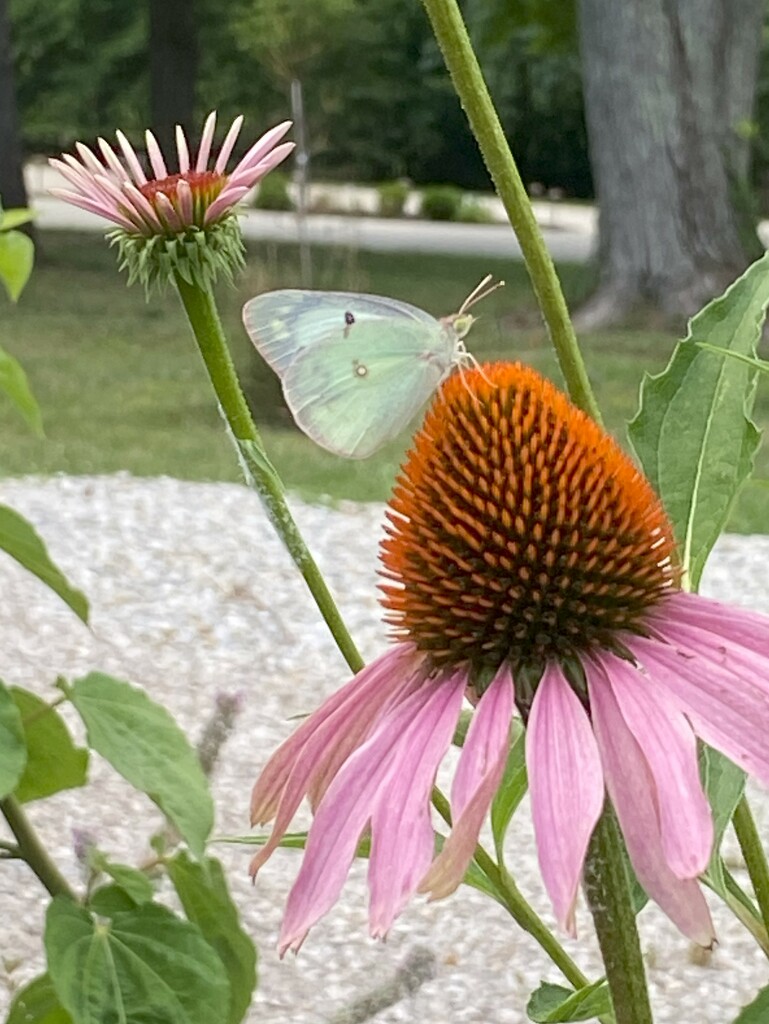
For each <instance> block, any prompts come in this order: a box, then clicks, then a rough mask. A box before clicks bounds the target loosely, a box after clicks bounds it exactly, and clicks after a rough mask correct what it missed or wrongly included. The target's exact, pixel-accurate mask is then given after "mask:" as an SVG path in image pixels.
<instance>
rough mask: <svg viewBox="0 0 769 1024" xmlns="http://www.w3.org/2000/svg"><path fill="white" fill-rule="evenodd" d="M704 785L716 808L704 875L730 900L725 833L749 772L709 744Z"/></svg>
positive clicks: (704, 750)
mask: <svg viewBox="0 0 769 1024" xmlns="http://www.w3.org/2000/svg"><path fill="white" fill-rule="evenodd" d="M700 774H701V776H702V784H703V787H704V789H705V792H706V794H707V797H708V802H709V803H710V806H711V807H712V809H713V851H712V853H711V855H710V862H709V863H708V866H707V869H706V871H705V873H704V875H703V879H704V881H705V882H706V884H707V885H709V886H710V887H711V889H713V891H714V892H717V893H718V895H719V896H720V897H721V898H722V899H724V900H726V901H727V902H729V900H730V892H729V887H728V885H727V881H726V875H725V868H724V863H723V860H722V858H721V843H722V841H723V838H724V832H725V831H726V829H727V826H728V825H729V822H730V821H731V820H732V815H733V814H734V809H735V807H736V806H737V804H738V803H739V802H740V799H741V797H742V794H743V792H744V790H745V778H746V776H745V772H744V771H743V770H742V769H741V768H738V767H737V765H736V764H733V763H732V762H731V761H730V760H729V758H728V757H724V755H723V754H721V753H719V752H718V751H717V750H713V748H712V747H708V746H707V745H706V744H704V743H703V744H702V745H701V746H700Z"/></svg>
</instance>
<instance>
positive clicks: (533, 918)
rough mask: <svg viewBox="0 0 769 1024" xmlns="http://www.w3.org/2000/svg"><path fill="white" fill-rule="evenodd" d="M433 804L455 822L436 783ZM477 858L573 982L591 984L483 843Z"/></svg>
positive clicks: (506, 902)
mask: <svg viewBox="0 0 769 1024" xmlns="http://www.w3.org/2000/svg"><path fill="white" fill-rule="evenodd" d="M433 806H434V807H435V809H436V810H437V812H438V814H440V816H441V817H442V818H443V820H444V821H445V822H446V824H447V825H451V810H450V809H449V803H448V800H447V799H446V797H445V796H444V795H443V793H441V791H440V790H439V789H438V787H437V786H435V787H433ZM474 860H475V863H476V864H477V865H478V867H479V868H480V869H481V871H482V872H483V873H484V875H486V877H487V878H488V880H489V882H490V883H491V885H492V886H493V887H494V889H495V891H496V892H497V894H498V897H499V902H500V903H501V904H502V906H503V907H504V908H505V909H506V910H507V912H508V913H509V914H510V916H511V917H512V918H513V920H514V921H515V922H516V923H517V924H519V925H520V926H521V928H523V930H524V931H526V932H528V933H529V935H531V936H532V938H534V939H536V941H537V942H538V943H539V945H540V946H541V947H542V949H544V951H545V952H546V953H547V955H548V956H549V957H550V959H551V960H552V961H553V963H554V964H555V965H556V967H558V968H559V970H560V971H561V973H562V974H563V976H564V977H565V978H566V979H567V980H568V981H569V982H570V984H572V985H573V986H574V988H584V987H585V986H586V985H589V984H590V981H589V979H588V978H586V977H585V975H584V974H583V973H582V971H581V970H580V969H579V967H578V966H577V965H576V964H575V963H574V961H573V960H572V959H571V957H570V956H569V954H568V953H567V952H566V950H565V949H564V948H563V946H561V944H560V943H559V942H558V940H557V939H556V938H555V936H554V935H553V934H552V932H551V931H550V930H549V928H548V927H547V925H545V923H544V922H543V921H542V919H541V918H540V917H539V916H538V915H537V914H536V913H535V911H534V910H532V908H531V907H530V906H529V904H528V903H527V902H526V900H525V899H524V897H523V896H522V895H521V893H520V891H519V889H518V887H517V886H516V884H515V882H514V881H513V879H512V878H511V877H510V875H509V873H508V872H507V871H505V870H504V869H503V868H500V867H499V865H498V864H497V863H496V862H495V861H494V859H493V858H492V857H491V856H490V855H489V854H488V853H487V851H486V850H485V849H484V848H483V847H482V846H481V845H480V843H479V844H478V846H476V848H475V856H474Z"/></svg>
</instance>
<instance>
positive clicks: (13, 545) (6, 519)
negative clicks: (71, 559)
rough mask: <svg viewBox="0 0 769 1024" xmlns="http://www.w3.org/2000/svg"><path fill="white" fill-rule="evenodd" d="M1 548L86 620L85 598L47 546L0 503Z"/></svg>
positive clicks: (27, 524)
mask: <svg viewBox="0 0 769 1024" xmlns="http://www.w3.org/2000/svg"><path fill="white" fill-rule="evenodd" d="M0 550H2V551H6V552H7V553H8V554H9V555H10V556H11V557H12V558H15V559H16V561H17V562H18V563H19V564H20V565H23V566H24V568H25V569H28V570H29V571H30V572H31V573H33V574H34V575H35V576H37V577H38V579H40V580H42V581H43V583H45V584H46V585H47V586H49V587H50V588H51V590H53V591H54V593H56V594H58V595H59V597H60V598H61V599H62V601H64V602H65V603H66V604H68V605H69V606H70V608H71V609H72V611H73V612H74V613H75V615H77V616H78V618H80V619H82V620H83V622H86V623H87V622H88V602H87V601H86V599H85V596H84V595H83V594H82V593H81V592H80V591H79V590H76V589H75V587H73V586H71V584H70V583H69V582H68V580H67V578H66V577H65V576H64V574H63V573H62V572H61V571H60V570H59V569H58V568H57V567H56V566H55V565H54V563H53V562H52V561H51V559H50V556H49V554H48V551H47V550H46V546H45V544H44V543H43V541H42V540H41V538H40V537H39V536H38V534H37V533H36V532H35V529H34V527H33V526H32V524H31V523H28V522H27V520H26V519H25V518H24V517H23V516H20V515H19V513H18V512H14V510H13V509H12V508H8V506H7V505H0Z"/></svg>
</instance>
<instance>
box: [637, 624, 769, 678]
mask: <svg viewBox="0 0 769 1024" xmlns="http://www.w3.org/2000/svg"><path fill="white" fill-rule="evenodd" d="M656 632H657V634H658V635H659V636H660V637H661V638H662V639H663V640H664V641H665V642H666V643H668V644H672V645H673V646H674V647H676V646H682V647H685V648H688V649H689V650H691V651H696V652H697V654H698V655H699V656H700V657H704V658H706V659H707V660H708V661H709V662H713V663H715V664H716V665H717V666H718V668H720V669H726V671H728V672H733V673H734V675H736V676H739V677H740V679H747V680H748V681H749V682H751V683H752V684H753V685H754V686H757V687H758V688H759V689H762V690H764V691H765V692H766V695H767V697H769V658H765V657H764V656H763V655H762V654H757V653H756V652H755V651H753V650H751V648H750V647H744V646H743V645H742V644H740V643H734V642H733V641H732V640H731V639H729V638H728V637H726V636H721V635H719V634H717V633H713V631H712V630H710V629H707V628H703V627H699V626H691V625H688V624H685V623H681V622H676V621H675V620H673V619H672V618H671V619H670V620H669V621H667V622H665V623H664V624H660V625H659V626H658V627H657V630H656Z"/></svg>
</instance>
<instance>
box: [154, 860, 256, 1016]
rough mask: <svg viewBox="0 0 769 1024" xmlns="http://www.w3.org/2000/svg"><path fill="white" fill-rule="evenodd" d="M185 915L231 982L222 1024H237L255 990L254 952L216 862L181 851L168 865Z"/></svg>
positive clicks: (244, 1013)
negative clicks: (193, 857) (210, 947)
mask: <svg viewBox="0 0 769 1024" xmlns="http://www.w3.org/2000/svg"><path fill="white" fill-rule="evenodd" d="M166 866H167V868H168V874H169V875H170V877H171V881H172V882H173V885H174V888H175V889H176V891H177V893H178V894H179V899H180V900H181V901H182V906H183V907H184V913H185V914H186V915H187V917H188V918H189V919H190V921H192V923H193V924H196V925H197V926H198V928H200V930H201V932H202V933H203V937H204V938H205V939H206V941H207V942H208V943H209V944H210V945H211V946H212V947H213V948H214V949H215V950H216V952H217V953H218V955H219V957H220V958H221V961H222V963H223V964H224V968H225V970H226V971H227V977H228V978H229V980H230V1008H229V1015H228V1016H227V1018H226V1020H225V1017H224V1016H223V1015H222V1017H221V1021H222V1024H240V1021H241V1020H243V1018H244V1017H245V1015H246V1011H247V1010H248V1007H249V1006H250V1005H251V996H252V994H253V991H254V988H255V987H256V949H255V948H254V944H253V942H252V941H251V939H250V938H249V937H248V935H247V934H246V933H245V932H244V931H243V928H242V926H241V924H240V918H239V916H238V911H237V908H236V906H235V904H234V903H233V902H232V898H231V896H230V894H229V892H228V890H227V883H226V881H225V879H224V872H223V871H222V866H221V864H220V863H219V861H218V860H214V859H213V858H210V857H207V858H206V859H205V860H203V861H201V862H195V861H193V860H192V858H191V857H190V856H189V854H187V853H186V852H185V851H183V850H181V851H180V852H179V853H177V854H176V856H175V857H174V858H173V859H172V860H170V861H168V863H167V865H166Z"/></svg>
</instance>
